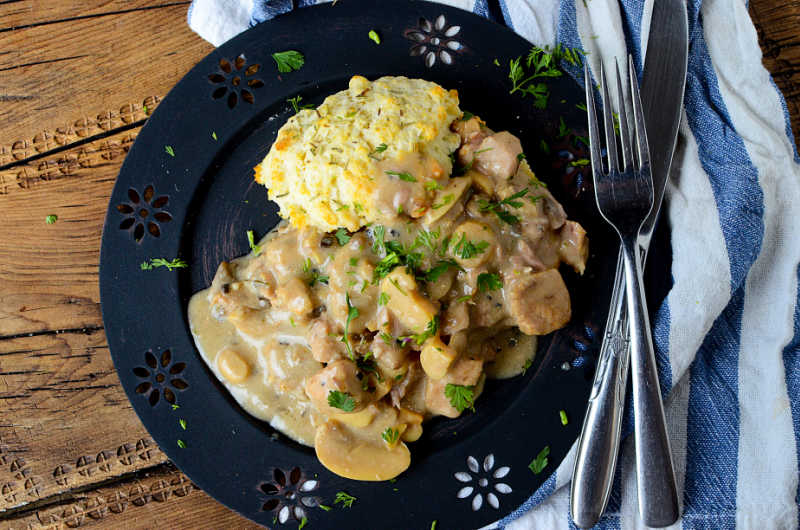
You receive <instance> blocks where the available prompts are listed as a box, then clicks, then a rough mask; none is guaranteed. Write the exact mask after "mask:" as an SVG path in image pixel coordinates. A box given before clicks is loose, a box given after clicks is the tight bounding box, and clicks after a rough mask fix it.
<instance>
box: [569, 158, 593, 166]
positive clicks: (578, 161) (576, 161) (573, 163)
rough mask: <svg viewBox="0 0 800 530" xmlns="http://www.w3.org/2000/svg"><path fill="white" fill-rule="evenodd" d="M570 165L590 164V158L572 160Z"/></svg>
mask: <svg viewBox="0 0 800 530" xmlns="http://www.w3.org/2000/svg"><path fill="white" fill-rule="evenodd" d="M569 165H570V166H572V167H584V166H588V165H589V159H588V158H578V159H576V160H571V161H570V163H569Z"/></svg>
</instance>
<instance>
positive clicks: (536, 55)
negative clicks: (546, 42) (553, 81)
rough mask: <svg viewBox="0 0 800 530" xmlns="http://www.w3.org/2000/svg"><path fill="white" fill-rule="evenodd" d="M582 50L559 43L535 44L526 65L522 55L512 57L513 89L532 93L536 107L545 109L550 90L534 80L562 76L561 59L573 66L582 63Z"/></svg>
mask: <svg viewBox="0 0 800 530" xmlns="http://www.w3.org/2000/svg"><path fill="white" fill-rule="evenodd" d="M582 53H583V52H581V51H580V50H578V49H572V48H567V47H565V46H562V45H561V44H558V45H557V46H556V47H555V48H554V49H552V50H551V49H550V47H549V46H545V47H544V48H540V47H539V46H534V47H532V48H531V51H530V52H529V53H528V56H527V57H526V59H525V66H527V69H528V70H527V72H526V71H525V67H523V66H522V62H521V61H522V57H517V58H516V59H512V60H511V61H509V64H508V69H509V72H508V78H509V79H510V80H511V91H510V92H509V93H510V94H513V93H514V92H520V93H521V94H522V95H523V97H524V96H527V95H528V94H530V95H531V96H533V105H534V107H536V108H539V109H543V108H545V107H546V106H547V100H548V98H549V97H550V90H549V89H548V88H547V85H545V84H544V83H541V82H534V81H535V80H537V79H542V78H549V77H560V76H561V75H562V72H561V70H560V69H559V61H561V60H564V61H566V62H568V63H569V64H571V65H573V66H577V65H579V64H580V63H581V59H580V55H581V54H582Z"/></svg>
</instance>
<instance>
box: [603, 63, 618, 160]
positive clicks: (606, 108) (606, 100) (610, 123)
mask: <svg viewBox="0 0 800 530" xmlns="http://www.w3.org/2000/svg"><path fill="white" fill-rule="evenodd" d="M600 96H601V98H602V100H603V124H604V126H605V130H606V151H607V152H608V171H609V172H610V173H613V172H615V171H618V170H619V164H618V162H617V138H616V137H617V135H616V133H615V132H614V116H613V114H612V112H611V97H610V96H609V95H608V83H607V82H606V73H605V70H604V69H603V63H602V62H601V63H600Z"/></svg>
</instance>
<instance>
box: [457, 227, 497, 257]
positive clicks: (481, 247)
mask: <svg viewBox="0 0 800 530" xmlns="http://www.w3.org/2000/svg"><path fill="white" fill-rule="evenodd" d="M487 248H489V242H488V241H478V242H477V243H473V242H472V241H469V240H467V236H466V234H463V233H462V234H461V239H460V240H459V241H458V243H456V244H455V246H453V253H454V254H455V255H456V256H458V257H459V258H461V259H470V258H474V257H475V256H477V255H478V254H483V253H484V252H486V249H487Z"/></svg>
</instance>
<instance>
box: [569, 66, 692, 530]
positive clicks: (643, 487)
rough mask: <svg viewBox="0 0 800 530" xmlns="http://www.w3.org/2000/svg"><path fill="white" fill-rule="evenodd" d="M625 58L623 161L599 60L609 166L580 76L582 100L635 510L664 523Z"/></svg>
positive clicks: (659, 425)
mask: <svg viewBox="0 0 800 530" xmlns="http://www.w3.org/2000/svg"><path fill="white" fill-rule="evenodd" d="M628 59H629V60H628V79H629V80H630V92H631V93H630V105H628V103H627V102H626V101H625V97H624V92H623V90H622V82H621V78H620V74H619V67H617V71H616V74H617V87H618V95H619V98H618V99H619V129H620V137H619V141H620V145H621V151H622V160H621V162H622V165H621V166H620V163H619V162H620V160H619V154H618V149H617V138H616V133H615V131H614V121H613V118H612V112H611V100H610V97H609V93H608V84H607V81H606V77H605V72H604V71H603V68H602V66H601V69H600V84H601V97H602V100H603V101H602V103H603V115H604V129H605V139H606V150H607V157H608V173H605V172H604V169H603V161H602V158H601V155H600V133H599V130H598V122H597V115H596V112H595V104H594V97H593V95H592V87H591V83H586V106H587V108H588V114H589V141H590V149H591V159H592V168H593V173H594V179H595V198H596V199H597V205H598V208H599V210H600V213H601V215H602V216H603V217H604V218H605V219H606V221H608V222H609V224H611V226H613V227H614V229H615V230H616V231H617V233H618V234H619V236H620V240H621V243H622V253H623V257H624V260H623V262H624V271H625V280H626V286H625V287H626V288H625V292H626V300H627V308H628V320H629V333H630V350H631V368H632V372H633V400H634V428H635V440H636V469H637V492H638V496H639V512H640V514H641V516H642V519H643V520H644V522H645V524H647V525H648V526H667V525H669V524H672V523H673V522H675V520H677V518H678V515H679V514H678V498H677V488H676V485H675V473H674V470H673V466H672V456H671V452H670V447H669V439H668V437H667V430H666V421H665V419H664V409H663V404H662V402H661V392H660V388H659V383H658V375H657V371H656V363H655V355H654V353H653V343H652V336H651V333H650V323H649V318H648V314H647V306H646V303H645V296H644V289H643V284H642V256H641V254H640V250H639V232H640V229H641V226H642V224H643V223H644V221H645V220H646V219H647V217H648V216H649V214H650V212H651V210H652V208H653V200H654V190H653V179H652V176H651V174H650V154H649V147H648V143H647V132H646V129H645V125H644V116H643V111H642V105H641V100H640V96H639V88H638V83H637V80H636V78H635V69H634V67H633V60H632V58H630V57H629V58H628ZM584 68H585V74H586V76H587V77H586V78H587V79H589V72H588V65H585V66H584ZM629 114H631V115H632V116H633V119H632V123H633V131H629V129H628V115H629Z"/></svg>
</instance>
